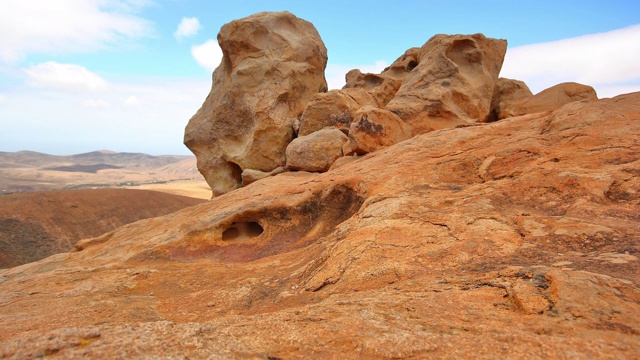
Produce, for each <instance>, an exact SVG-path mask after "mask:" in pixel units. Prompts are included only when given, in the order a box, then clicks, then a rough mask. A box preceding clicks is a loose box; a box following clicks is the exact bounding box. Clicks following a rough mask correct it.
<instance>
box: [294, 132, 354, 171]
mask: <svg viewBox="0 0 640 360" xmlns="http://www.w3.org/2000/svg"><path fill="white" fill-rule="evenodd" d="M347 141H349V138H347V135H345V134H344V133H343V132H342V131H340V130H339V129H337V128H327V129H322V130H319V131H316V132H313V133H311V134H309V135H305V136H301V137H299V138H296V139H294V140H293V141H292V142H291V144H289V146H287V169H291V170H303V171H313V172H324V171H327V170H329V167H330V166H331V164H333V162H334V161H336V159H338V158H339V157H341V156H342V155H343V153H342V146H343V145H344V144H345V143H346V142H347Z"/></svg>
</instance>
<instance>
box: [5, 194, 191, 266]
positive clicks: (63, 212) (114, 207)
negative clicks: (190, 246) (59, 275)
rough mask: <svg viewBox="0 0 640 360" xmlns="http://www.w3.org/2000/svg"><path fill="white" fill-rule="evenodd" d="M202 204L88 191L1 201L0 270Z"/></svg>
mask: <svg viewBox="0 0 640 360" xmlns="http://www.w3.org/2000/svg"><path fill="white" fill-rule="evenodd" d="M202 201H203V200H201V199H196V198H191V197H185V196H178V195H171V194H167V193H161V192H156V191H147V190H128V189H92V190H65V191H37V192H25V193H16V194H9V195H2V196H0V268H7V267H12V266H17V265H20V264H24V263H28V262H32V261H36V260H40V259H42V258H44V257H47V256H49V255H53V254H56V253H59V252H68V251H71V250H72V249H73V247H74V245H75V243H76V242H77V241H78V240H81V239H84V238H88V237H94V236H98V235H101V234H104V233H106V232H109V231H112V230H114V229H116V228H118V227H120V226H123V225H125V224H129V223H132V222H135V221H138V220H141V219H146V218H151V217H155V216H160V215H166V214H169V213H172V212H174V211H177V210H180V209H182V208H184V207H187V206H191V205H195V204H198V203H201V202H202Z"/></svg>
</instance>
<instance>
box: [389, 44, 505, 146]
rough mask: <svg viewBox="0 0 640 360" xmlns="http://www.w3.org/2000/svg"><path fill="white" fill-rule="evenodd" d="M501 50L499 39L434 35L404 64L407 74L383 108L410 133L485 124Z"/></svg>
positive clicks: (500, 64)
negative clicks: (406, 126)
mask: <svg viewBox="0 0 640 360" xmlns="http://www.w3.org/2000/svg"><path fill="white" fill-rule="evenodd" d="M506 50H507V42H506V41H505V40H496V39H490V38H486V37H485V36H484V35H482V34H475V35H453V36H447V35H436V36H434V37H432V38H431V39H430V40H429V41H427V43H426V44H424V45H423V46H422V48H420V51H419V56H414V58H413V59H412V60H410V62H409V65H411V66H410V68H412V69H411V70H410V72H409V73H408V74H407V75H406V76H405V77H404V78H403V81H402V86H401V87H400V89H399V90H398V92H397V93H396V94H395V96H394V97H393V99H391V101H390V102H389V103H388V104H387V106H386V107H385V108H386V109H387V110H389V111H391V112H394V113H396V114H397V115H398V116H400V118H401V119H402V120H404V121H405V122H406V123H407V124H409V125H410V126H411V127H412V129H413V134H414V135H417V134H423V133H426V132H429V131H433V130H437V129H443V128H450V127H455V126H457V125H463V124H472V123H477V122H482V121H485V120H486V119H487V118H488V117H489V112H490V110H491V98H492V96H493V90H494V87H495V83H496V82H497V80H498V74H499V73H500V69H501V68H502V61H503V60H504V55H505V53H506Z"/></svg>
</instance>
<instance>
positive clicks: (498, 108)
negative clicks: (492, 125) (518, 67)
mask: <svg viewBox="0 0 640 360" xmlns="http://www.w3.org/2000/svg"><path fill="white" fill-rule="evenodd" d="M531 96H533V93H532V92H531V90H529V87H528V86H527V84H525V83H524V81H520V80H513V79H507V78H499V79H498V81H497V82H496V87H495V89H494V90H493V98H492V99H491V113H490V114H489V118H488V120H489V121H496V120H500V119H504V118H506V117H508V113H507V112H506V111H505V109H507V108H509V107H513V106H514V105H515V104H517V103H518V102H520V101H522V100H524V99H527V98H529V97H531ZM503 112H504V113H503Z"/></svg>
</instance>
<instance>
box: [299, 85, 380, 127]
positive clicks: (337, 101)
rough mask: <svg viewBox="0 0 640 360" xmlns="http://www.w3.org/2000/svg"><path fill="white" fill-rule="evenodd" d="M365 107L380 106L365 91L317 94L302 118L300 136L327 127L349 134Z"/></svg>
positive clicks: (350, 90) (332, 91)
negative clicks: (355, 119) (352, 124)
mask: <svg viewBox="0 0 640 360" xmlns="http://www.w3.org/2000/svg"><path fill="white" fill-rule="evenodd" d="M365 105H376V106H379V105H378V103H377V102H376V100H375V98H374V97H373V96H371V95H370V94H369V93H368V92H367V91H366V90H364V89H359V88H356V89H342V90H331V91H329V92H326V93H319V94H316V95H315V96H314V97H313V98H312V99H311V101H310V102H309V104H308V105H307V107H306V108H305V109H304V112H303V113H302V116H301V117H300V130H299V133H298V135H299V136H304V135H309V134H311V133H313V132H315V131H318V130H321V129H323V128H327V127H336V128H338V129H340V130H342V131H343V132H344V133H348V132H349V126H351V123H352V122H353V116H354V115H355V112H356V111H357V110H358V109H359V108H361V107H363V106H365Z"/></svg>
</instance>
